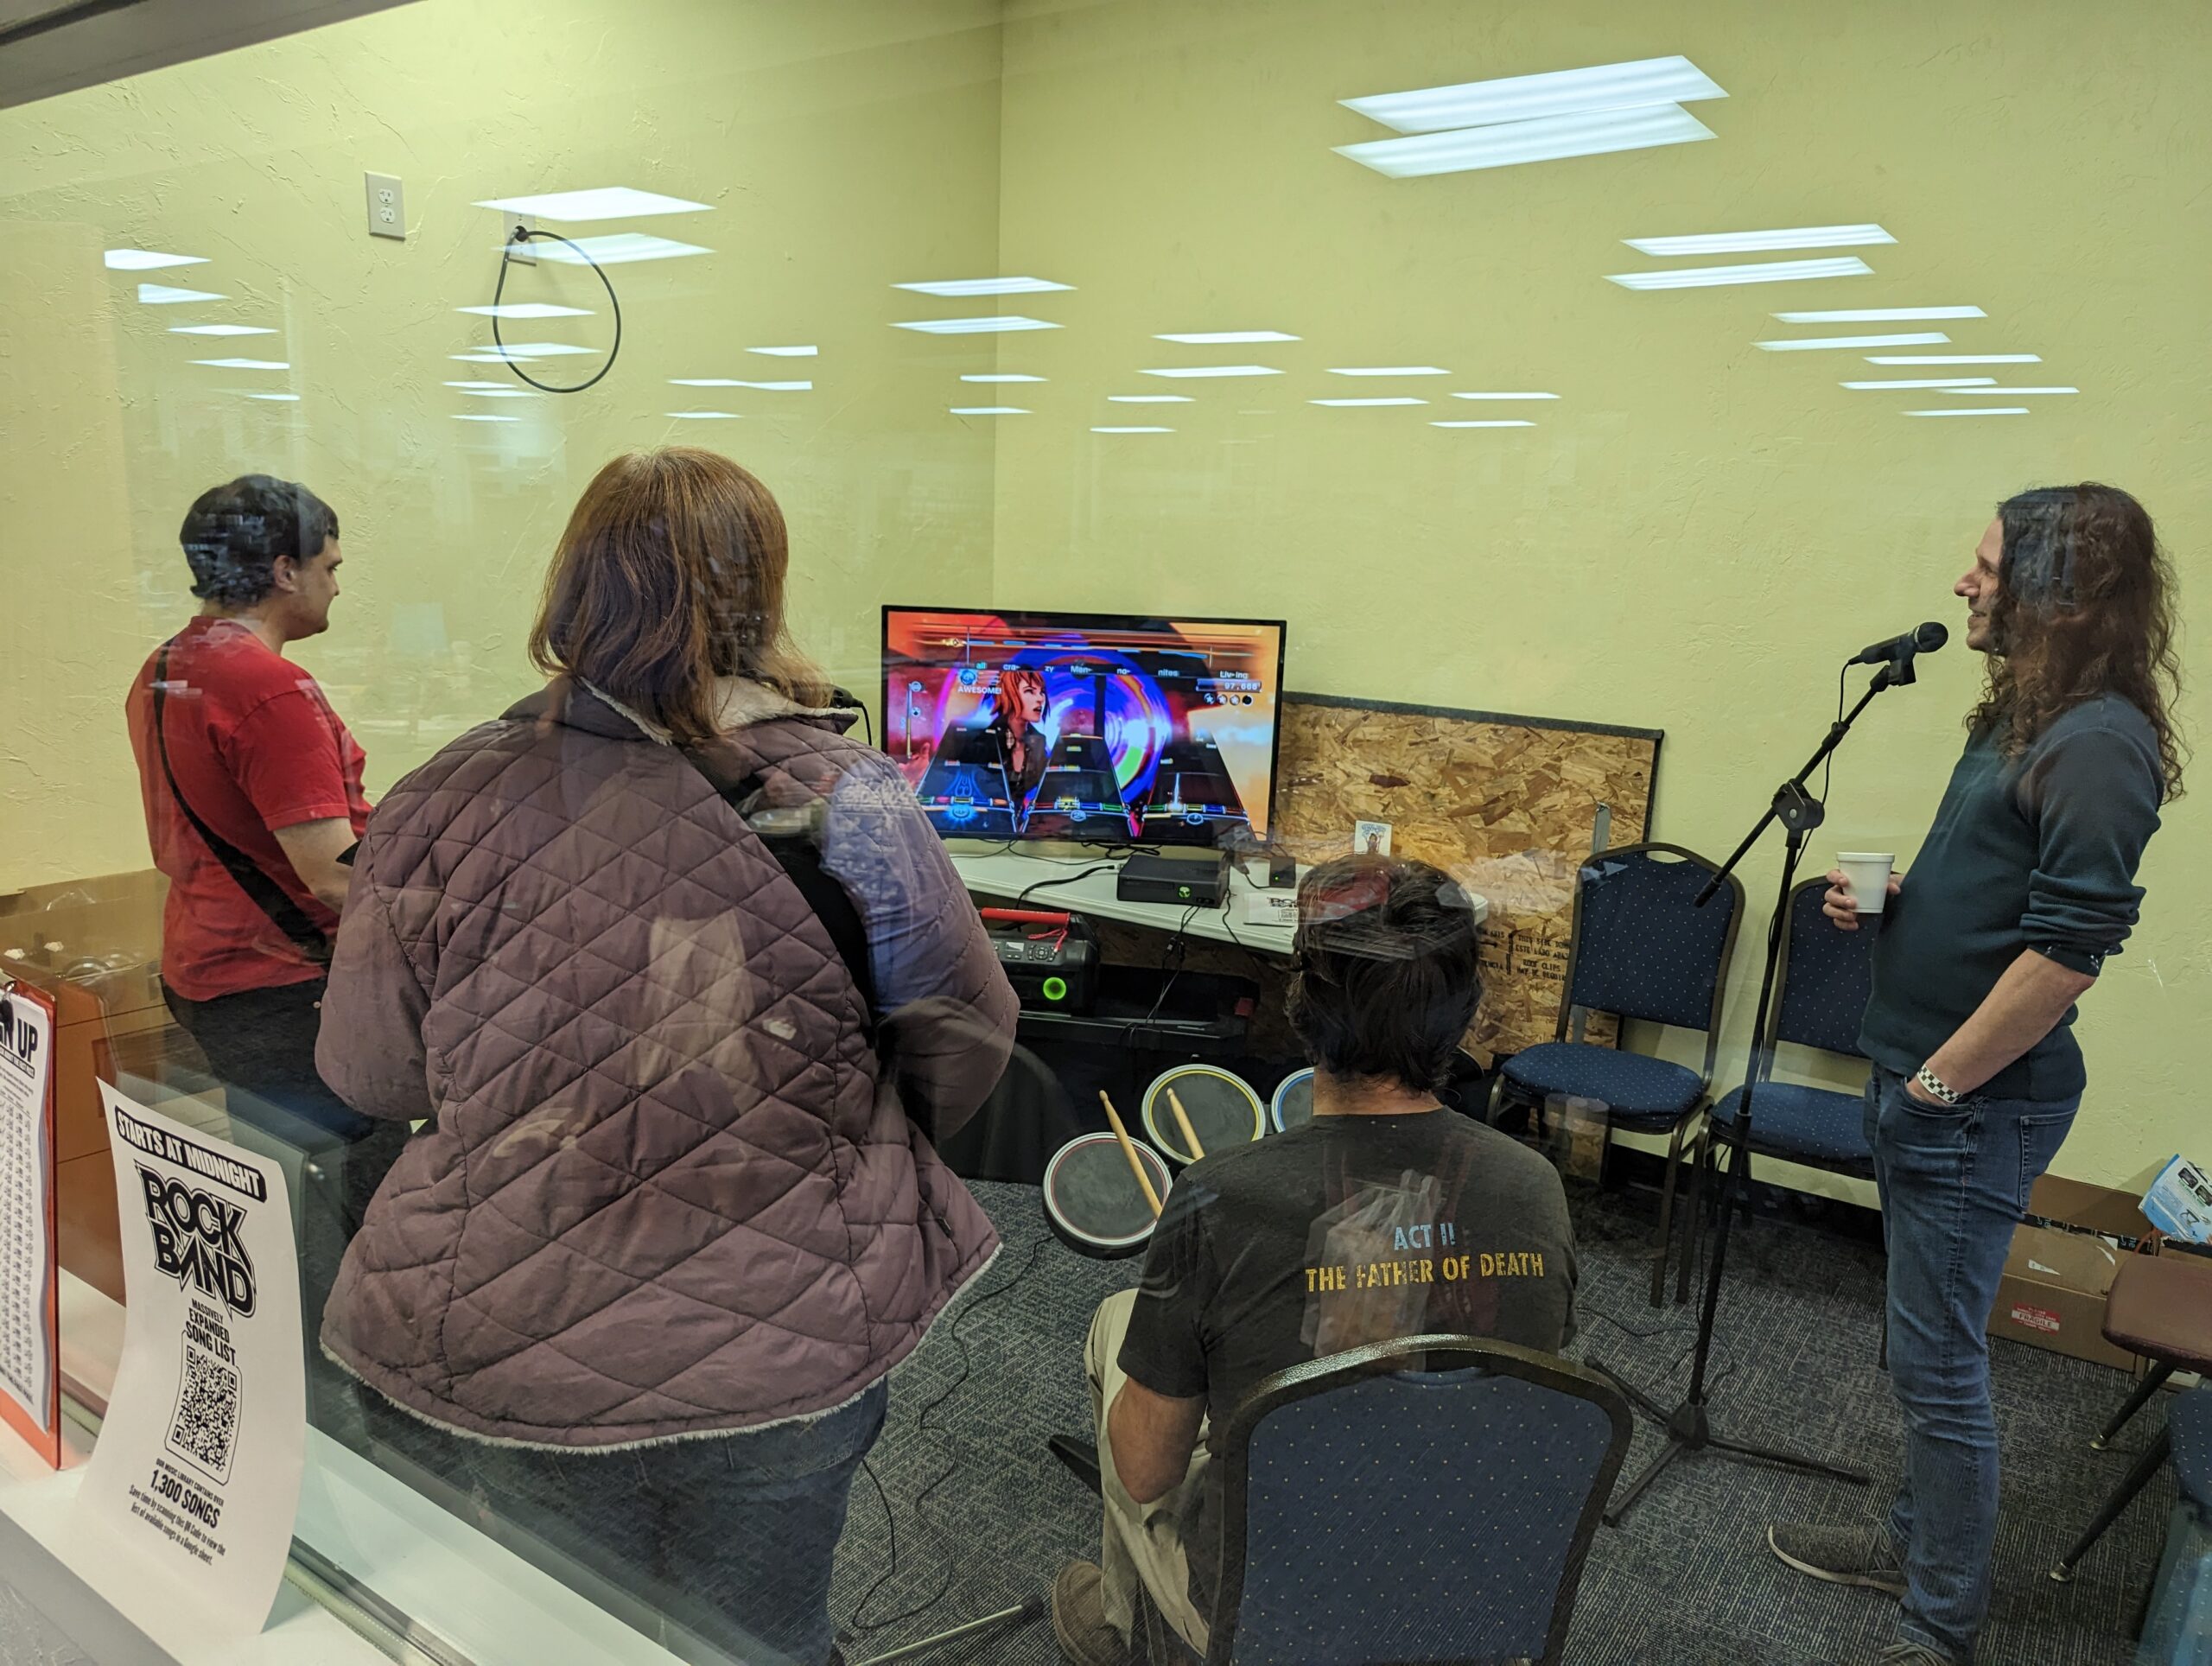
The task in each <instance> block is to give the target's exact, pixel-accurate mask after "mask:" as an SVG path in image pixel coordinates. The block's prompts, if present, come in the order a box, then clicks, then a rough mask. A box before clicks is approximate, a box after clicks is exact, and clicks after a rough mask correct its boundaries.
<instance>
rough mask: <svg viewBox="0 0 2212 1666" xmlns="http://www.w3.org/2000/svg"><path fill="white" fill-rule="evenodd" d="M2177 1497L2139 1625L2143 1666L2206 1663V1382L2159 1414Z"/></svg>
mask: <svg viewBox="0 0 2212 1666" xmlns="http://www.w3.org/2000/svg"><path fill="white" fill-rule="evenodd" d="M2166 1430H2167V1435H2168V1439H2169V1440H2170V1442H2171V1446H2172V1447H2173V1460H2174V1482H2175V1485H2176V1487H2177V1491H2179V1493H2180V1495H2181V1496H2180V1498H2179V1500H2178V1502H2177V1503H2176V1504H2175V1505H2174V1513H2173V1520H2172V1523H2171V1525H2170V1526H2169V1527H2168V1528H2167V1529H2166V1553H2165V1555H2164V1557H2163V1558H2162V1559H2161V1560H2160V1561H2159V1564H2158V1583H2157V1584H2156V1585H2154V1586H2153V1587H2152V1590H2151V1610H2150V1612H2149V1614H2148V1615H2147V1616H2146V1617H2145V1620H2144V1625H2143V1646H2142V1648H2141V1650H2139V1652H2138V1654H2137V1656H2136V1658H2137V1659H2138V1660H2139V1661H2140V1662H2142V1663H2143V1666H2212V1383H2200V1384H2199V1385H2198V1386H2197V1387H2196V1388H2193V1389H2190V1391H2189V1392H2188V1393H2187V1394H2184V1395H2182V1396H2178V1397H2177V1399H2176V1400H2175V1401H2174V1403H2173V1408H2172V1409H2171V1411H2169V1412H2167V1414H2166Z"/></svg>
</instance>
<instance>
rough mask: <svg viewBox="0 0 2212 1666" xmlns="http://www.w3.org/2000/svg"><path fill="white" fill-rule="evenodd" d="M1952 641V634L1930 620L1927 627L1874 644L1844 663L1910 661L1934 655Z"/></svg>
mask: <svg viewBox="0 0 2212 1666" xmlns="http://www.w3.org/2000/svg"><path fill="white" fill-rule="evenodd" d="M1950 639H1951V633H1949V632H1948V631H1947V630H1945V629H1944V628H1943V627H1942V626H1941V625H1938V624H1937V623H1936V621H1935V620H1932V619H1931V620H1929V621H1928V622H1927V623H1926V624H1925V625H1923V626H1918V627H1917V628H1916V629H1914V630H1910V631H1907V632H1905V633H1903V634H1902V635H1899V636H1893V637H1890V638H1887V639H1885V640H1883V641H1880V642H1872V643H1869V644H1867V645H1866V646H1865V647H1863V648H1861V649H1860V650H1859V652H1857V653H1855V654H1853V655H1852V656H1851V658H1848V659H1847V660H1845V661H1844V662H1843V663H1844V664H1847V665H1881V664H1887V663H1889V662H1890V661H1891V660H1893V659H1910V658H1912V656H1913V655H1915V654H1916V653H1934V652H1936V649H1938V648H1940V647H1942V645H1944V644H1945V643H1946V642H1948V641H1949V640H1950Z"/></svg>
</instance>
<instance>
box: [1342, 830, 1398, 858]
mask: <svg viewBox="0 0 2212 1666" xmlns="http://www.w3.org/2000/svg"><path fill="white" fill-rule="evenodd" d="M1351 853H1352V855H1355V856H1387V855H1389V854H1390V823H1388V822H1354V823H1352V824H1351Z"/></svg>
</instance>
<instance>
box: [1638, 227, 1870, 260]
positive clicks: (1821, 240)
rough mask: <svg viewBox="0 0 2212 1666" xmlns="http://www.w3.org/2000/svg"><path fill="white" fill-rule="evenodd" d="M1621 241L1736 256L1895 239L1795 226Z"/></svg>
mask: <svg viewBox="0 0 2212 1666" xmlns="http://www.w3.org/2000/svg"><path fill="white" fill-rule="evenodd" d="M1621 241H1622V242H1624V243H1625V244H1627V245H1628V246H1629V247H1630V248H1631V249H1635V250H1638V251H1641V252H1643V253H1644V254H1647V255H1736V254H1756V253H1757V252H1758V251H1760V250H1762V249H1853V248H1859V247H1863V246H1865V245H1869V244H1875V243H1895V242H1896V241H1897V239H1896V238H1893V237H1891V235H1890V234H1889V233H1888V232H1885V231H1884V230H1883V229H1882V228H1881V227H1880V226H1796V227H1794V228H1792V229H1790V230H1789V231H1781V232H1698V233H1695V234H1694V235H1692V236H1689V237H1624V238H1622V239H1621Z"/></svg>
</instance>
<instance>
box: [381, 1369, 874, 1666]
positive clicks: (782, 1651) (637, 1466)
mask: <svg viewBox="0 0 2212 1666" xmlns="http://www.w3.org/2000/svg"><path fill="white" fill-rule="evenodd" d="M361 1397H362V1399H363V1400H364V1401H365V1402H368V1403H367V1405H366V1407H365V1415H366V1417H367V1421H368V1427H369V1431H370V1434H371V1436H372V1440H373V1442H374V1445H373V1446H372V1455H381V1456H385V1457H390V1456H393V1455H397V1456H399V1457H402V1458H404V1459H410V1460H411V1461H412V1462H413V1463H415V1464H416V1465H418V1466H421V1467H422V1468H423V1469H426V1470H428V1471H429V1472H430V1473H431V1475H432V1476H433V1477H435V1478H436V1480H437V1481H439V1482H441V1483H442V1486H439V1487H438V1488H437V1489H436V1491H437V1492H438V1493H442V1494H444V1495H445V1496H444V1497H442V1500H441V1502H442V1503H444V1504H445V1505H446V1507H447V1508H448V1510H453V1511H454V1513H455V1514H457V1515H460V1516H461V1517H462V1518H463V1519H464V1520H471V1521H474V1523H476V1524H477V1525H479V1526H481V1527H492V1528H493V1530H494V1535H495V1536H497V1537H499V1538H500V1539H502V1540H503V1541H504V1542H507V1543H508V1544H509V1545H510V1547H511V1548H514V1549H516V1550H517V1551H518V1554H520V1555H523V1556H524V1558H525V1559H526V1560H530V1561H536V1562H537V1563H538V1564H539V1565H541V1566H546V1565H547V1563H548V1562H549V1561H550V1564H551V1565H550V1567H547V1571H548V1572H550V1573H551V1574H553V1575H554V1576H555V1577H556V1578H563V1577H564V1575H565V1574H567V1572H568V1571H569V1570H568V1568H567V1567H564V1566H563V1563H567V1564H570V1565H575V1564H581V1565H582V1567H583V1568H585V1569H587V1570H588V1571H589V1572H590V1573H591V1574H594V1575H596V1576H597V1577H598V1578H599V1579H600V1580H604V1581H605V1582H607V1584H609V1585H611V1586H613V1587H614V1588H615V1590H616V1591H618V1592H620V1593H622V1595H623V1596H624V1597H626V1598H627V1599H631V1600H630V1603H629V1604H627V1605H618V1606H615V1608H614V1612H617V1613H618V1614H620V1617H621V1618H624V1619H626V1620H628V1621H630V1623H631V1624H632V1625H640V1629H644V1625H643V1624H641V1622H643V1623H644V1624H650V1623H651V1621H652V1620H653V1619H655V1618H659V1617H663V1616H664V1617H666V1618H671V1619H673V1620H675V1621H677V1623H678V1624H679V1625H683V1626H684V1627H685V1628H686V1629H688V1630H690V1631H692V1632H693V1633H694V1634H696V1635H697V1636H699V1637H703V1638H705V1639H706V1640H707V1641H708V1642H709V1643H711V1644H714V1645H715V1646H716V1647H717V1648H719V1649H721V1650H723V1651H725V1652H726V1653H728V1654H729V1655H730V1656H733V1657H734V1658H735V1659H737V1660H741V1661H743V1662H744V1663H746V1666H823V1663H824V1662H827V1661H829V1660H830V1659H832V1658H833V1657H834V1650H835V1632H834V1631H833V1629H832V1627H831V1625H830V1622H829V1567H830V1563H831V1561H833V1559H834V1558H835V1556H836V1550H837V1540H838V1538H839V1536H841V1535H842V1533H843V1532H844V1529H845V1506H846V1503H847V1500H848V1499H849V1497H850V1494H851V1491H852V1485H853V1473H854V1472H855V1470H857V1469H858V1468H859V1467H860V1466H861V1459H863V1458H865V1457H867V1456H868V1450H869V1448H870V1447H874V1445H875V1440H876V1437H877V1436H878V1435H879V1434H881V1433H882V1432H883V1418H884V1412H885V1409H886V1408H887V1406H888V1404H889V1403H890V1398H891V1395H890V1390H889V1389H888V1388H887V1386H886V1385H885V1384H884V1383H876V1384H875V1385H874V1387H873V1388H871V1389H868V1391H867V1392H865V1393H864V1394H862V1395H861V1397H860V1398H859V1399H858V1400H855V1401H854V1402H852V1403H851V1404H850V1405H848V1406H842V1407H840V1408H838V1409H837V1410H836V1411H833V1412H831V1413H829V1415H827V1416H824V1417H817V1418H814V1419H811V1420H810V1421H806V1422H803V1423H781V1424H777V1425H775V1426H773V1427H772V1428H765V1429H760V1430H757V1431H754V1432H753V1433H749V1434H727V1435H715V1436H709V1437H708V1438H705V1439H702V1440H671V1441H664V1442H662V1443H660V1444H658V1445H655V1446H649V1447H631V1448H629V1449H628V1450H626V1451H621V1452H596V1453H595V1452H591V1451H588V1450H582V1451H576V1452H562V1451H554V1450H551V1449H549V1448H547V1447H495V1446H491V1445H489V1444H487V1443H486V1442H484V1441H482V1440H469V1439H467V1437H465V1436H462V1435H457V1434H448V1432H447V1431H445V1430H444V1429H442V1428H434V1427H432V1426H431V1425H430V1424H428V1423H425V1422H423V1421H422V1420H421V1419H419V1418H416V1417H414V1416H412V1415H410V1414H408V1413H406V1412H404V1411H401V1410H400V1409H398V1408H397V1407H395V1406H393V1405H392V1404H391V1402H388V1401H386V1400H385V1398H384V1396H381V1395H379V1394H377V1393H375V1392H373V1391H372V1390H369V1389H363V1390H362V1396H361ZM378 1448H381V1449H382V1452H381V1453H378ZM455 1492H458V1493H460V1494H462V1495H464V1497H461V1498H455V1497H453V1496H452V1494H453V1493H455ZM495 1523H496V1524H497V1525H496V1526H495V1525H494V1524H495ZM499 1528H504V1529H507V1530H505V1531H499V1530H498V1529H499ZM515 1529H519V1535H518V1533H517V1531H516V1530H515ZM518 1536H520V1537H521V1539H522V1540H523V1542H520V1543H517V1542H516V1540H517V1538H518ZM533 1542H534V1543H533ZM539 1546H543V1547H545V1548H550V1550H551V1551H552V1552H553V1553H555V1554H554V1555H553V1556H552V1557H550V1558H548V1557H547V1556H546V1555H544V1554H543V1550H540V1549H538V1548H537V1547H539ZM564 1582H565V1579H564ZM587 1594H591V1593H589V1592H588V1591H587ZM623 1606H633V1607H634V1606H642V1607H643V1608H644V1609H645V1611H646V1612H645V1613H643V1614H639V1615H635V1616H634V1617H633V1615H632V1614H631V1613H624V1612H622V1607H623Z"/></svg>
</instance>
